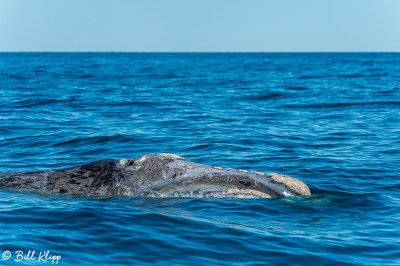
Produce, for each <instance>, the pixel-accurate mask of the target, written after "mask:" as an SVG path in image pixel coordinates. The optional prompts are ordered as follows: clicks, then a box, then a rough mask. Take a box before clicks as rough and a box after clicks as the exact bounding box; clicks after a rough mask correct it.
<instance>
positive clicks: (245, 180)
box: [0, 153, 310, 198]
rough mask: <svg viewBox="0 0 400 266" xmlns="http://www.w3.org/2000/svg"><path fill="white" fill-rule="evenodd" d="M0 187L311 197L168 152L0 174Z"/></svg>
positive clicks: (282, 181) (277, 182)
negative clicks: (66, 166) (81, 164)
mask: <svg viewBox="0 0 400 266" xmlns="http://www.w3.org/2000/svg"><path fill="white" fill-rule="evenodd" d="M0 188H3V189H7V190H12V191H21V192H28V193H40V194H63V195H69V196H76V197H111V196H133V197H135V196H139V197H140V196H144V197H197V198H199V197H201V198H203V197H218V198H221V197H234V198H271V197H277V196H298V195H310V190H309V188H308V187H307V186H306V185H305V184H304V183H303V182H301V181H299V180H297V179H294V178H291V177H288V176H284V175H278V174H263V173H260V172H247V171H245V170H233V169H222V168H219V167H212V166H207V165H203V164H198V163H193V162H190V161H187V160H185V159H184V158H182V157H180V156H178V155H174V154H168V153H161V154H159V155H144V156H142V157H139V158H136V159H133V160H126V159H123V160H104V161H99V162H95V163H91V164H87V165H83V166H78V167H75V168H72V169H67V170H62V171H44V172H35V173H20V174H3V175H2V174H0Z"/></svg>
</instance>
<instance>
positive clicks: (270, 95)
mask: <svg viewBox="0 0 400 266" xmlns="http://www.w3.org/2000/svg"><path fill="white" fill-rule="evenodd" d="M284 96H287V94H285V93H282V92H277V91H275V92H268V93H263V94H258V95H251V96H248V97H244V98H242V99H244V100H252V101H265V100H272V99H278V98H282V97H284Z"/></svg>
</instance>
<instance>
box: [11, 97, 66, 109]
mask: <svg viewBox="0 0 400 266" xmlns="http://www.w3.org/2000/svg"><path fill="white" fill-rule="evenodd" d="M72 101H74V98H70V99H42V100H22V101H16V102H14V104H15V105H16V107H17V108H27V107H34V106H42V105H49V104H57V103H67V102H72Z"/></svg>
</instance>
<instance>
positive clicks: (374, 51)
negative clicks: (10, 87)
mask: <svg viewBox="0 0 400 266" xmlns="http://www.w3.org/2000/svg"><path fill="white" fill-rule="evenodd" d="M0 53H171V54H172V53H176V54H189V53H193V54H203V53H204V54H205V53H210V54H211V53H215V54H217V53H227V54H228V53H254V54H255V53H400V50H398V51H379V50H371V51H329V50H327V51H118V50H86V51H85V50H77V51H74V50H59V51H58V50H32V51H29V50H26V51H25V50H19V51H18V50H9V51H0Z"/></svg>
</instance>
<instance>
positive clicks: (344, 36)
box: [0, 0, 400, 52]
mask: <svg viewBox="0 0 400 266" xmlns="http://www.w3.org/2000/svg"><path fill="white" fill-rule="evenodd" d="M0 51H183V52H186V51H200V52H201V51H400V0H0Z"/></svg>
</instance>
